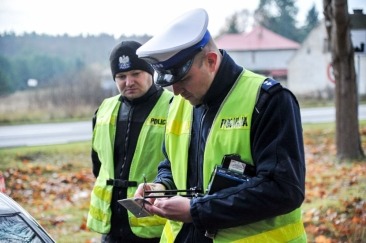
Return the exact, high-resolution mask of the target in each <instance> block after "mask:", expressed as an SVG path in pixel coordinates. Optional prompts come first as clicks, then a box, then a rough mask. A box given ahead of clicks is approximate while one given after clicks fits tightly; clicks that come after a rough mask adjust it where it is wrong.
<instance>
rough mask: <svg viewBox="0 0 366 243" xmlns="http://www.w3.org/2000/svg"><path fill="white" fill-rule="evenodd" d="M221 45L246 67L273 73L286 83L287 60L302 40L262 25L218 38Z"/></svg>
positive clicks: (264, 72) (269, 74) (220, 46)
mask: <svg viewBox="0 0 366 243" xmlns="http://www.w3.org/2000/svg"><path fill="white" fill-rule="evenodd" d="M215 41H216V44H217V45H218V47H219V48H221V49H225V50H226V51H227V52H228V53H229V55H230V56H231V57H232V58H233V59H234V60H235V61H236V62H237V63H238V64H239V65H241V66H243V67H244V68H246V69H248V70H251V71H254V72H257V73H261V74H264V75H266V76H270V77H273V78H275V79H277V80H279V81H281V82H282V83H284V84H285V85H286V81H287V67H288V62H289V60H290V59H291V58H292V56H293V55H294V54H295V53H296V51H297V50H298V49H299V48H300V44H299V43H297V42H295V41H292V40H290V39H287V38H285V37H283V36H280V35H278V34H276V33H274V32H272V31H270V30H268V29H266V28H264V27H262V26H256V27H254V28H253V29H252V31H250V32H248V33H240V34H224V35H221V36H219V37H218V38H216V39H215Z"/></svg>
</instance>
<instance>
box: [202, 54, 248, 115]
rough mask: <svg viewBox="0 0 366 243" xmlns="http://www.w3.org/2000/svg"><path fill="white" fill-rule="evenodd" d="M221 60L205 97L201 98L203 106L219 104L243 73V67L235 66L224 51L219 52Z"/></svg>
mask: <svg viewBox="0 0 366 243" xmlns="http://www.w3.org/2000/svg"><path fill="white" fill-rule="evenodd" d="M220 52H221V54H222V56H223V58H222V61H221V64H220V67H219V70H218V72H217V73H216V76H215V78H214V80H213V81H212V84H211V86H210V88H209V89H208V90H207V93H206V95H205V96H204V97H203V105H204V106H207V107H208V108H209V107H210V106H213V105H216V104H221V102H222V101H223V100H224V98H225V97H226V95H227V93H228V92H229V91H230V89H231V87H232V86H233V85H234V83H235V81H236V80H237V78H238V77H239V75H240V73H241V72H242V71H243V67H241V66H239V65H237V64H236V63H235V62H234V60H233V59H232V58H231V57H230V56H229V55H228V54H227V52H226V51H225V50H220Z"/></svg>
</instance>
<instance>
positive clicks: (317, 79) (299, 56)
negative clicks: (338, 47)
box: [287, 24, 334, 96]
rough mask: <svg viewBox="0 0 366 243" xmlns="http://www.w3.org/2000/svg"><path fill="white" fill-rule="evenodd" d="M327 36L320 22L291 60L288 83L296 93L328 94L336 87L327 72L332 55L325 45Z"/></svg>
mask: <svg viewBox="0 0 366 243" xmlns="http://www.w3.org/2000/svg"><path fill="white" fill-rule="evenodd" d="M326 38H327V37H326V32H325V27H324V25H323V24H319V25H318V26H317V27H315V28H314V29H313V31H311V32H310V34H309V35H308V37H307V38H306V39H305V41H304V42H303V43H302V45H301V48H300V49H299V50H297V53H296V54H295V55H294V57H293V58H292V59H291V60H290V62H289V66H288V76H287V77H288V79H287V85H288V88H289V89H290V90H292V91H293V92H294V93H295V94H300V95H311V96H319V95H320V96H327V92H328V91H329V90H332V89H334V83H333V82H332V81H331V80H330V79H329V77H328V74H327V68H328V65H329V63H330V60H331V56H330V53H329V52H327V46H326V45H325V44H326V41H325V39H326Z"/></svg>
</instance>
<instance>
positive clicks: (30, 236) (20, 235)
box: [0, 192, 55, 243]
mask: <svg viewBox="0 0 366 243" xmlns="http://www.w3.org/2000/svg"><path fill="white" fill-rule="evenodd" d="M0 242H32V243H38V242H55V240H54V239H52V237H51V236H50V235H49V234H48V233H47V232H46V230H45V229H44V228H42V226H41V225H40V224H39V223H38V222H37V221H36V220H35V219H34V218H33V217H32V216H31V215H30V214H29V213H28V212H27V211H26V210H25V209H24V208H22V206H20V205H19V204H18V203H17V202H15V201H14V200H13V199H12V198H10V197H9V196H7V195H6V194H4V193H2V192H0Z"/></svg>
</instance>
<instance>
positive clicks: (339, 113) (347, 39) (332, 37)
mask: <svg viewBox="0 0 366 243" xmlns="http://www.w3.org/2000/svg"><path fill="white" fill-rule="evenodd" d="M323 8H324V17H325V26H326V30H327V34H328V39H329V44H330V48H331V56H332V66H333V73H334V77H335V98H336V99H335V103H336V104H335V107H336V147H337V157H338V158H339V159H340V160H345V159H351V160H353V159H360V158H364V157H365V155H364V153H363V150H362V147H361V141H360V134H359V123H358V99H357V85H356V71H355V63H354V50H353V46H352V40H351V31H350V16H349V14H348V3H347V0H323Z"/></svg>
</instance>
